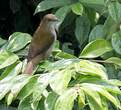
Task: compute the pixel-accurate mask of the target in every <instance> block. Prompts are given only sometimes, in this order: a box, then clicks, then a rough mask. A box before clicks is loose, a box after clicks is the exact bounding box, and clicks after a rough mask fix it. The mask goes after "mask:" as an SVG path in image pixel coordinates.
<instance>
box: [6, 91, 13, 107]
mask: <svg viewBox="0 0 121 110" xmlns="http://www.w3.org/2000/svg"><path fill="white" fill-rule="evenodd" d="M13 98H14V95H13V94H12V93H9V94H8V97H7V105H10V104H11V103H12V100H13Z"/></svg>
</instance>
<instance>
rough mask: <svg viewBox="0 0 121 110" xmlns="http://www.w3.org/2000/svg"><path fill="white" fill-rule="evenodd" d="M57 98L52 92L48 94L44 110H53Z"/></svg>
mask: <svg viewBox="0 0 121 110" xmlns="http://www.w3.org/2000/svg"><path fill="white" fill-rule="evenodd" d="M57 98H58V95H57V94H56V93H54V92H51V93H49V95H48V97H47V98H46V100H45V102H44V104H45V109H46V110H53V109H54V106H55V102H56V100H57Z"/></svg>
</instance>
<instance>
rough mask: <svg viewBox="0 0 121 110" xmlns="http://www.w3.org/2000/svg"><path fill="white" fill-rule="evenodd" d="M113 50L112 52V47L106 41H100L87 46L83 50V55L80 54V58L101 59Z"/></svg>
mask: <svg viewBox="0 0 121 110" xmlns="http://www.w3.org/2000/svg"><path fill="white" fill-rule="evenodd" d="M111 50H112V47H111V44H110V43H109V42H108V41H106V40H104V39H98V40H95V41H92V42H90V43H89V44H87V46H86V47H85V48H84V49H83V51H82V53H81V54H80V58H81V57H83V58H95V57H99V56H101V55H103V54H104V53H106V52H109V51H111Z"/></svg>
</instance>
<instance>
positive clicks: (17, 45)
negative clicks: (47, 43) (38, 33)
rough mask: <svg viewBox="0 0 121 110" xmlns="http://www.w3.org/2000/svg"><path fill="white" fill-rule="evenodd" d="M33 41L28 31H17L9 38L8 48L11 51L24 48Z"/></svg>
mask: <svg viewBox="0 0 121 110" xmlns="http://www.w3.org/2000/svg"><path fill="white" fill-rule="evenodd" d="M30 41H31V36H30V35H29V34H27V33H21V32H15V33H13V34H12V35H11V36H10V37H9V40H8V45H7V47H6V48H7V50H9V51H11V52H15V51H18V50H20V49H22V48H24V47H25V46H26V45H27V44H28V43H29V42H30Z"/></svg>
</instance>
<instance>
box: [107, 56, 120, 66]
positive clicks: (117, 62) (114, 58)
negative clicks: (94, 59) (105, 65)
mask: <svg viewBox="0 0 121 110" xmlns="http://www.w3.org/2000/svg"><path fill="white" fill-rule="evenodd" d="M105 61H106V62H109V63H113V64H116V65H118V66H121V59H120V58H118V57H111V58H109V59H107V60H105Z"/></svg>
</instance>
